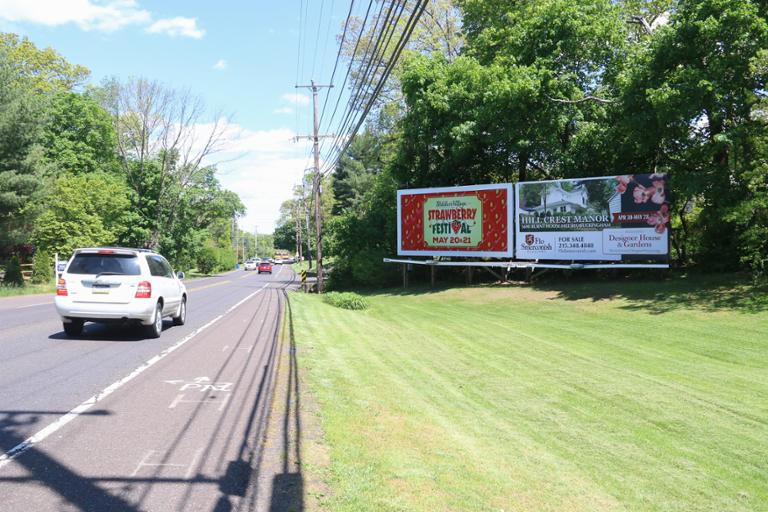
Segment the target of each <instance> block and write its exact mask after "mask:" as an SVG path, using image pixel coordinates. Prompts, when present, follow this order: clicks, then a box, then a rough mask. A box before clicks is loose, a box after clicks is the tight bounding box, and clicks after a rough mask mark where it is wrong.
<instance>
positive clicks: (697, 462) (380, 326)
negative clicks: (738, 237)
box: [292, 281, 768, 511]
mask: <svg viewBox="0 0 768 512" xmlns="http://www.w3.org/2000/svg"><path fill="white" fill-rule="evenodd" d="M697 285H698V286H700V287H709V288H711V289H714V290H716V295H718V297H720V299H717V300H715V299H713V298H712V296H711V295H707V294H703V293H698V292H697V290H696V286H697ZM611 286H613V287H615V289H613V290H611V289H610V287H611ZM733 286H734V288H737V289H738V290H739V292H738V293H739V294H741V293H744V292H747V293H750V295H749V300H742V299H739V298H738V296H737V294H734V295H731V294H730V292H728V291H727V290H726V287H727V284H726V283H719V284H717V285H714V284H713V283H711V282H708V281H699V282H687V283H685V284H681V283H679V282H675V281H673V282H650V283H645V284H638V283H632V284H631V285H630V286H629V287H626V288H622V286H621V283H618V284H617V283H613V285H611V284H603V285H598V286H596V287H595V289H594V293H593V295H592V296H590V294H589V293H588V292H587V290H585V289H583V285H582V284H580V283H576V284H573V285H565V286H563V287H562V288H561V289H560V290H557V289H553V288H554V287H552V286H550V287H543V286H542V287H539V288H538V289H534V288H530V287H517V288H470V289H457V290H447V291H441V292H434V293H433V292H428V291H412V292H409V293H400V292H392V293H389V294H377V295H369V296H367V297H366V298H367V300H368V302H369V303H370V309H368V310H365V311H345V310H342V309H339V308H335V307H332V306H329V305H327V304H323V303H322V301H321V300H320V299H319V298H318V297H316V296H309V295H300V294H294V295H293V298H292V300H293V301H294V315H295V317H294V318H295V328H296V340H297V345H298V347H299V350H300V351H301V357H302V358H303V364H304V366H305V367H306V368H307V371H308V374H309V381H310V384H311V386H312V388H313V390H314V392H315V393H316V395H317V396H318V398H319V401H320V404H321V412H322V420H323V426H324V430H325V437H326V442H327V443H328V444H329V447H330V451H331V459H332V464H331V474H332V481H331V482H330V483H331V486H332V488H333V490H334V492H333V498H331V501H330V503H329V506H330V508H331V509H332V510H349V511H352V510H423V511H431V510H523V511H526V510H530V511H541V510H558V511H559V510H584V511H587V510H589V511H592V510H679V511H689V510H745V511H746V510H756V509H760V507H761V506H763V505H765V504H766V503H768V473H766V471H765V461H766V460H768V296H766V295H765V294H764V291H763V289H761V288H759V287H750V286H749V285H742V284H739V285H733ZM675 296H677V298H678V300H677V301H675ZM654 297H656V299H655V300H654Z"/></svg>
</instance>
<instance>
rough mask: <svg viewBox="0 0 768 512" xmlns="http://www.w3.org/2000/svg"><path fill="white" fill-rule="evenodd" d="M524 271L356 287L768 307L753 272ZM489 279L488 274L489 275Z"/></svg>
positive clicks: (703, 307) (767, 287) (649, 306)
mask: <svg viewBox="0 0 768 512" xmlns="http://www.w3.org/2000/svg"><path fill="white" fill-rule="evenodd" d="M523 278H524V276H523V275H521V274H519V273H518V274H515V273H514V272H513V273H512V274H510V280H509V281H508V282H505V283H500V282H498V281H495V282H494V281H488V280H486V281H485V282H480V283H477V284H475V285H471V286H467V285H465V284H463V283H461V282H460V276H459V275H458V274H456V275H453V276H450V275H448V276H445V278H444V279H441V280H440V281H439V282H438V283H437V284H436V286H435V287H434V288H432V287H430V286H429V283H425V282H423V281H416V282H414V283H413V284H412V285H411V286H409V287H408V288H405V289H404V288H402V287H392V288H387V289H383V290H382V289H366V288H357V289H355V290H354V291H356V292H358V293H360V294H361V295H388V296H395V297H411V296H426V295H430V294H434V293H438V292H442V291H445V290H449V289H465V288H479V289H514V288H527V289H530V290H534V291H542V292H549V294H550V297H549V300H565V301H576V300H591V301H593V302H600V301H611V300H618V299H620V300H623V301H624V302H625V303H624V304H622V305H620V306H619V307H620V308H621V309H625V310H637V311H645V312H647V313H651V314H662V313H669V312H671V311H676V310H685V309H688V310H700V311H707V312H714V311H733V312H740V313H749V314H754V313H762V312H766V311H768V282H766V281H762V282H755V281H753V279H752V277H751V276H750V275H749V274H737V273H730V274H694V273H690V274H683V273H677V272H676V271H671V272H670V271H667V270H664V271H658V270H649V269H636V270H631V271H625V272H623V273H620V272H616V271H594V270H583V271H578V272H576V271H570V272H551V273H548V274H546V275H542V276H541V277H539V278H537V279H534V280H533V282H532V283H528V282H525V281H524V280H523ZM486 279H487V277H486Z"/></svg>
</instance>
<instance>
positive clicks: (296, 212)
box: [293, 204, 303, 261]
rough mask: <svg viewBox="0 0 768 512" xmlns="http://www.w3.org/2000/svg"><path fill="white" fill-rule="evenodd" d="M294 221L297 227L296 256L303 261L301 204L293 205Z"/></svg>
mask: <svg viewBox="0 0 768 512" xmlns="http://www.w3.org/2000/svg"><path fill="white" fill-rule="evenodd" d="M293 223H294V226H295V229H296V257H297V258H298V259H299V261H301V260H302V259H303V258H302V249H301V220H300V219H299V205H298V204H294V205H293Z"/></svg>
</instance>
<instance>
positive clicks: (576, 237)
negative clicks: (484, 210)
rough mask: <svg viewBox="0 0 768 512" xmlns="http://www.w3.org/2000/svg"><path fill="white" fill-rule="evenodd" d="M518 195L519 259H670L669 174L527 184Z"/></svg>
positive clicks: (519, 185) (521, 184)
mask: <svg viewBox="0 0 768 512" xmlns="http://www.w3.org/2000/svg"><path fill="white" fill-rule="evenodd" d="M515 192H516V201H515V220H516V223H515V240H516V242H515V245H516V247H515V249H516V250H515V254H516V257H517V258H518V259H526V260H605V261H622V260H624V261H627V260H660V261H667V260H668V257H669V217H670V214H669V198H668V196H667V176H666V175H664V174H634V175H623V176H608V177H601V178H584V179H575V180H554V181H538V182H522V183H517V184H516V185H515Z"/></svg>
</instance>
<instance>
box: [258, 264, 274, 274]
mask: <svg viewBox="0 0 768 512" xmlns="http://www.w3.org/2000/svg"><path fill="white" fill-rule="evenodd" d="M262 272H269V273H270V274H271V273H272V264H271V263H270V262H268V261H262V262H260V263H259V274H261V273H262Z"/></svg>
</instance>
